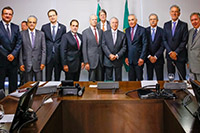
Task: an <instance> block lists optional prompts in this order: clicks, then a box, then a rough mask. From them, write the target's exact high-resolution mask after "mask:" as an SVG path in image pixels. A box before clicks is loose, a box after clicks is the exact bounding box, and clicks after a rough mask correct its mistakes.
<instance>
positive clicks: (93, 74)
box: [89, 63, 104, 81]
mask: <svg viewBox="0 0 200 133" xmlns="http://www.w3.org/2000/svg"><path fill="white" fill-rule="evenodd" d="M103 80H104V74H103V67H102V66H101V65H100V63H99V64H98V66H97V67H96V68H95V69H90V70H89V81H103Z"/></svg>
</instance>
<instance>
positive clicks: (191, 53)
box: [0, 5, 200, 93]
mask: <svg viewBox="0 0 200 133" xmlns="http://www.w3.org/2000/svg"><path fill="white" fill-rule="evenodd" d="M13 13H14V12H13V9H12V8H10V7H5V8H3V9H2V20H1V21H0V60H1V63H0V88H1V89H2V88H4V82H5V77H6V76H8V78H9V93H11V92H13V91H14V90H15V89H16V88H17V70H18V67H20V70H21V71H23V72H24V73H25V81H26V82H27V81H32V80H34V78H35V80H42V70H43V69H44V67H45V66H46V76H45V77H46V80H47V81H50V80H52V73H53V72H54V79H55V80H57V81H59V80H60V74H61V71H62V70H63V71H64V72H65V79H67V80H74V81H78V80H79V76H80V71H81V69H83V68H85V69H86V70H87V71H88V73H89V77H88V79H89V80H90V81H103V80H104V78H105V80H113V73H115V80H116V81H121V80H122V64H123V63H122V62H123V59H125V63H126V64H127V65H128V66H129V68H130V70H129V72H128V77H129V80H130V81H136V80H143V67H144V63H145V62H146V65H147V76H148V79H149V80H151V79H153V73H154V72H153V71H154V69H155V73H156V77H157V79H158V80H163V65H164V55H163V52H164V49H166V58H167V69H168V73H174V74H175V70H176V68H177V69H178V73H179V77H180V79H185V78H186V65H185V64H186V63H187V62H188V63H189V65H188V67H189V70H190V72H191V74H192V75H193V77H194V79H197V80H200V69H199V66H200V56H199V55H200V54H199V53H200V51H199V49H200V48H199V47H200V33H199V32H198V31H199V27H200V15H199V13H193V14H191V16H190V20H191V23H192V25H193V28H192V29H191V30H190V31H189V32H188V26H187V23H185V22H183V21H181V20H180V19H179V16H180V8H179V7H178V6H177V5H173V6H171V7H170V16H171V19H172V20H170V21H168V22H166V23H165V24H164V28H163V29H162V28H160V27H159V26H157V23H158V16H157V15H156V14H150V16H149V23H150V26H149V27H147V28H144V27H142V26H140V25H139V24H138V23H137V17H136V16H135V15H134V14H130V15H129V16H128V23H129V27H128V28H127V29H126V32H125V33H123V32H122V31H120V30H119V29H118V24H119V20H118V19H117V18H116V17H112V18H111V20H110V22H109V21H107V20H106V17H107V13H106V11H105V10H104V9H102V10H101V11H100V12H99V16H100V19H101V21H100V22H99V23H97V16H96V15H91V16H90V19H89V23H90V26H89V27H88V28H86V29H85V30H84V31H83V32H82V35H81V34H80V33H78V27H79V22H78V20H76V19H73V20H72V21H71V22H70V31H69V32H67V33H66V27H65V26H64V25H63V24H61V23H59V22H58V21H57V15H58V14H57V11H56V10H54V9H51V10H49V11H48V13H47V15H48V18H49V21H50V22H49V23H47V24H45V25H43V26H42V29H41V31H40V30H37V29H35V27H36V24H37V17H36V16H34V15H31V16H29V17H28V19H27V26H28V29H26V30H24V31H21V33H20V31H19V27H18V26H17V25H15V24H13V23H11V20H12V17H13ZM188 37H189V39H188ZM186 46H187V49H186ZM187 54H188V58H187ZM18 55H19V59H18ZM18 61H19V63H18ZM104 74H105V76H104Z"/></svg>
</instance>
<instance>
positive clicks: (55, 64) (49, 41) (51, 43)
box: [41, 23, 66, 81]
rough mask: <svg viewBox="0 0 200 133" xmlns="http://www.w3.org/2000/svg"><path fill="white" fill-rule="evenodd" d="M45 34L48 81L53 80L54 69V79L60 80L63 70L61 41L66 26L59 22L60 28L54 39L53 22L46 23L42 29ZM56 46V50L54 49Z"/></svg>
mask: <svg viewBox="0 0 200 133" xmlns="http://www.w3.org/2000/svg"><path fill="white" fill-rule="evenodd" d="M41 30H42V31H43V32H44V34H45V39H46V49H47V59H46V81H51V79H52V71H53V69H54V80H55V81H59V80H60V74H61V70H62V65H61V58H60V57H61V56H60V41H61V38H62V35H63V34H65V33H66V27H65V26H64V25H62V24H60V23H58V30H57V33H56V37H55V40H53V37H52V32H51V24H50V23H48V24H45V25H43V26H42V29H41ZM53 47H54V50H53Z"/></svg>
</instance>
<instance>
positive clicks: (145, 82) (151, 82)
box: [141, 80, 158, 88]
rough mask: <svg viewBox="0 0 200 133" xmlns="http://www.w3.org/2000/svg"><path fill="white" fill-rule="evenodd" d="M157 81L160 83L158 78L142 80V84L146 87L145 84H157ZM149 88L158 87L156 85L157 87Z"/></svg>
mask: <svg viewBox="0 0 200 133" xmlns="http://www.w3.org/2000/svg"><path fill="white" fill-rule="evenodd" d="M157 83H158V81H157V80H142V81H141V86H142V87H145V86H148V85H156V84H157ZM147 88H156V86H155V87H147Z"/></svg>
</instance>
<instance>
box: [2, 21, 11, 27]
mask: <svg viewBox="0 0 200 133" xmlns="http://www.w3.org/2000/svg"><path fill="white" fill-rule="evenodd" d="M2 22H3V25H4V26H7V25H6V24H7V23H6V22H4V21H3V20H2ZM8 26H9V27H10V22H9V23H8Z"/></svg>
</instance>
